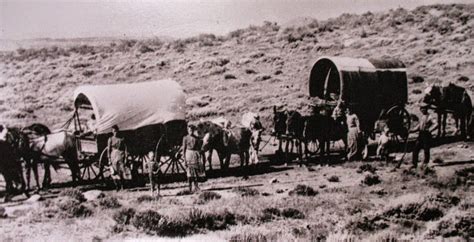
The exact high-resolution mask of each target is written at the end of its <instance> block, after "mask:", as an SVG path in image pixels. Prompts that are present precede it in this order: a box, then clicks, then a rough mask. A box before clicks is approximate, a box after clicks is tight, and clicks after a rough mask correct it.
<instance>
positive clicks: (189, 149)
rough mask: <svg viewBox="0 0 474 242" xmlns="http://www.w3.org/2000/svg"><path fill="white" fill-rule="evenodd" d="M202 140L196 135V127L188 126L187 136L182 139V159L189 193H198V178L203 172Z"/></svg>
mask: <svg viewBox="0 0 474 242" xmlns="http://www.w3.org/2000/svg"><path fill="white" fill-rule="evenodd" d="M201 148H202V140H201V139H200V138H199V137H198V136H197V135H196V126H194V125H188V135H186V136H185V137H184V138H183V157H184V164H185V166H186V176H187V178H188V183H189V191H190V192H192V191H193V189H192V188H193V184H194V189H195V191H199V184H198V177H199V175H201V174H202V173H204V172H203V169H202V166H201V164H200V161H201Z"/></svg>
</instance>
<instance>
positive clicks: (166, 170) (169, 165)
mask: <svg viewBox="0 0 474 242" xmlns="http://www.w3.org/2000/svg"><path fill="white" fill-rule="evenodd" d="M170 161H171V159H170ZM172 164H173V162H170V163H169V164H168V167H166V169H165V171H164V172H163V173H164V174H166V173H167V172H168V170H169V169H170V167H171V165H172Z"/></svg>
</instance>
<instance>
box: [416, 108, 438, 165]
mask: <svg viewBox="0 0 474 242" xmlns="http://www.w3.org/2000/svg"><path fill="white" fill-rule="evenodd" d="M428 107H429V106H428V105H427V104H422V105H421V106H420V111H421V114H422V116H421V118H420V120H419V122H418V125H417V126H415V128H414V129H413V130H411V132H418V137H417V138H416V141H415V147H414V149H413V157H412V163H413V168H416V167H417V166H418V154H419V153H420V150H421V149H423V151H424V162H423V163H424V165H428V163H429V161H430V149H431V142H432V137H431V132H433V130H435V129H436V128H437V127H438V124H437V123H435V122H434V121H433V120H434V119H433V118H432V116H431V115H430V113H429V112H428Z"/></svg>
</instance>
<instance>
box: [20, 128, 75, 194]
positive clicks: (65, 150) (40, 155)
mask: <svg viewBox="0 0 474 242" xmlns="http://www.w3.org/2000/svg"><path fill="white" fill-rule="evenodd" d="M23 132H25V133H28V134H29V143H30V145H29V150H28V157H30V158H31V159H32V160H33V161H32V166H33V170H34V171H35V172H36V168H35V167H36V165H37V164H38V163H40V162H43V163H44V179H43V187H48V186H49V184H50V183H51V174H50V168H49V167H50V165H51V164H53V165H57V162H58V160H59V159H60V158H62V159H64V161H65V162H66V163H67V164H68V166H69V168H70V170H71V174H72V181H73V184H74V185H75V183H76V181H78V180H79V179H80V175H79V166H78V157H77V149H76V140H75V137H74V135H72V134H69V133H67V132H66V131H60V132H56V133H49V129H48V128H47V127H46V126H44V125H42V124H34V125H32V126H29V127H26V128H24V129H23ZM55 163H56V164H55ZM36 177H37V174H35V178H36Z"/></svg>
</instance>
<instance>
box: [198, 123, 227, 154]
mask: <svg viewBox="0 0 474 242" xmlns="http://www.w3.org/2000/svg"><path fill="white" fill-rule="evenodd" d="M196 130H197V133H198V136H199V137H200V138H202V139H203V145H202V146H203V147H202V149H203V150H204V151H207V150H209V149H212V148H214V146H215V144H216V143H215V142H216V141H217V140H219V139H221V138H220V137H222V132H223V131H222V128H221V127H220V126H218V125H217V124H214V123H212V122H210V121H202V122H199V123H198V124H197V125H196Z"/></svg>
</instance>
